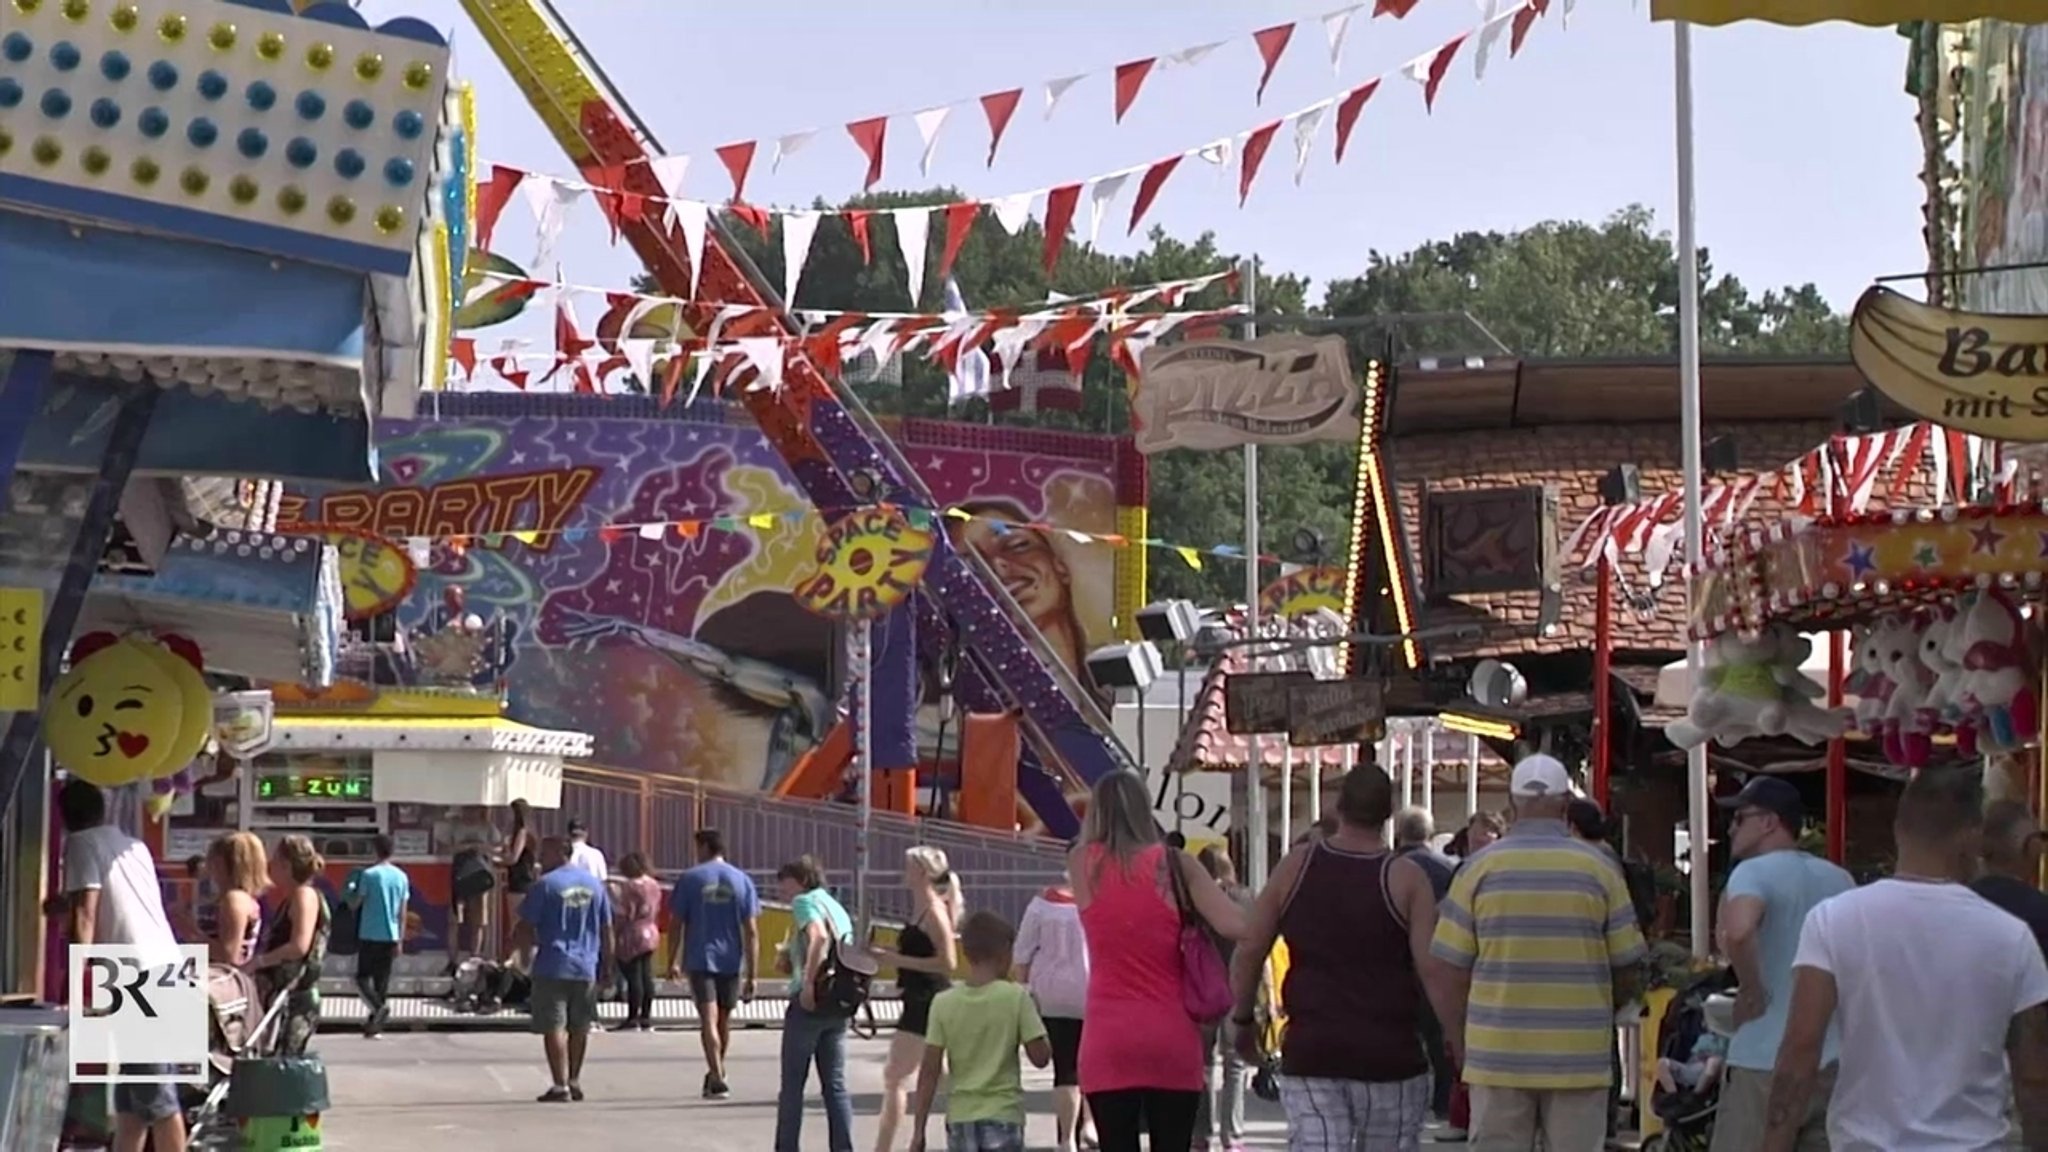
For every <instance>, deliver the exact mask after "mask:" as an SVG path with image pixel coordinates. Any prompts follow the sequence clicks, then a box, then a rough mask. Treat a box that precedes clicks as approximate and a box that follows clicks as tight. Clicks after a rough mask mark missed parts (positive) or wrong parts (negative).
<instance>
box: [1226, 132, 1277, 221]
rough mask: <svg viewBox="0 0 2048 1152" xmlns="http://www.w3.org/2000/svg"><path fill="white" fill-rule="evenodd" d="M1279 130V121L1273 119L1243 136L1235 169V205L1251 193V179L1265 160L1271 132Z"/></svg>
mask: <svg viewBox="0 0 2048 1152" xmlns="http://www.w3.org/2000/svg"><path fill="white" fill-rule="evenodd" d="M1278 131H1280V122H1279V121H1278V120H1275V121H1273V122H1272V123H1271V124H1268V125H1266V126H1265V127H1263V128H1255V129H1253V130H1252V134H1251V135H1250V136H1248V137H1246V138H1245V142H1244V151H1243V153H1242V155H1241V156H1240V157H1239V160H1240V163H1241V166H1240V167H1239V168H1238V170H1237V206H1238V207H1239V208H1242V207H1244V202H1245V200H1246V199H1247V198H1249V197H1250V196H1251V194H1252V181H1253V180H1255V179H1257V178H1258V175H1259V165H1261V164H1263V163H1265V162H1266V149H1267V148H1269V147H1271V146H1272V144H1273V133H1275V132H1278Z"/></svg>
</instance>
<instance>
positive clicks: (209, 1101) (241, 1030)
mask: <svg viewBox="0 0 2048 1152" xmlns="http://www.w3.org/2000/svg"><path fill="white" fill-rule="evenodd" d="M206 1001H207V1003H206V1007H207V1025H206V1041H207V1042H206V1047H207V1067H206V1076H207V1082H206V1086H205V1087H204V1088H201V1087H198V1086H197V1085H184V1086H181V1087H180V1089H179V1094H180V1099H181V1101H182V1102H183V1103H184V1105H185V1129H186V1138H187V1140H188V1142H189V1144H190V1146H191V1147H192V1148H194V1149H210V1148H230V1147H233V1146H235V1144H236V1142H237V1141H238V1136H237V1133H236V1130H235V1126H234V1124H233V1123H232V1122H230V1121H229V1120H228V1119H227V1118H226V1117H224V1116H223V1115H222V1114H221V1106H222V1104H223V1103H225V1102H226V1100H227V1095H228V1085H229V1084H230V1083H231V1081H232V1078H233V1076H234V1071H235V1061H237V1060H242V1059H249V1058H258V1057H265V1056H271V1055H274V1054H275V1049H276V1047H277V1042H278V1037H279V1035H280V1034H281V1031H282V1029H281V1028H280V1027H279V1023H280V1021H281V1020H282V1018H283V1014H284V1006H285V998H284V997H282V996H279V997H277V998H276V999H275V1000H274V1001H272V1002H271V1004H270V1005H269V1006H268V1007H267V1008H266V1007H265V1006H264V1003H263V990H262V988H261V987H260V986H259V985H258V984H257V983H256V978H255V977H254V976H252V975H250V974H249V973H247V972H244V971H242V970H241V969H240V968H235V967H231V966H229V965H226V964H215V965H213V966H212V967H211V968H209V969H208V970H207V973H206Z"/></svg>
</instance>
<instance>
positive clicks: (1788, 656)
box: [1759, 624, 1849, 744]
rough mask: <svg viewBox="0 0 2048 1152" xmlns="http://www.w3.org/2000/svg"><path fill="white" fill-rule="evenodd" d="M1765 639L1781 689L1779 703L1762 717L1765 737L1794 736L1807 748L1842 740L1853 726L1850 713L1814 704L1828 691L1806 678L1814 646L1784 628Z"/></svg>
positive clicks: (1774, 629)
mask: <svg viewBox="0 0 2048 1152" xmlns="http://www.w3.org/2000/svg"><path fill="white" fill-rule="evenodd" d="M1765 636H1766V637H1767V638H1768V639H1769V640H1770V641H1771V643H1772V647H1773V649H1774V652H1775V657H1774V659H1773V661H1772V663H1771V677H1772V679H1773V680H1775V681H1776V682H1777V685H1778V702H1777V703H1776V704H1775V705H1772V706H1770V707H1766V708H1765V709H1764V712H1763V714H1762V716H1760V717H1759V721H1760V722H1761V723H1762V725H1763V731H1764V735H1766V736H1790V737H1792V738H1793V739H1794V740H1798V741H1800V742H1802V743H1806V744H1825V743H1826V742H1828V741H1829V740H1833V739H1834V738H1835V737H1837V736H1840V735H1841V734H1842V731H1843V729H1845V728H1847V727H1848V725H1849V712H1848V710H1847V709H1828V708H1822V707H1820V706H1819V705H1817V704H1815V703H1814V702H1813V701H1814V699H1815V698H1816V697H1818V696H1820V695H1822V694H1823V693H1824V692H1825V691H1826V690H1825V689H1823V688H1822V687H1821V686H1820V685H1818V684H1816V683H1814V682H1813V679H1812V677H1810V676H1808V675H1807V674H1806V660H1807V657H1809V656H1811V655H1813V642H1812V641H1811V640H1808V639H1807V638H1806V637H1805V636H1802V635H1800V633H1799V631H1798V630H1797V629H1795V628H1792V627H1790V626H1789V625H1784V624H1774V625H1772V626H1771V627H1770V628H1769V629H1767V630H1766V631H1765Z"/></svg>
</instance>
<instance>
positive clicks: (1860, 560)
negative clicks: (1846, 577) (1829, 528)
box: [1842, 544, 1877, 579]
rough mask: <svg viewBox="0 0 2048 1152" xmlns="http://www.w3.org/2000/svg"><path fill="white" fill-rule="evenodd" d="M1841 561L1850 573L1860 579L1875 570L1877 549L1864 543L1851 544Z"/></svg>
mask: <svg viewBox="0 0 2048 1152" xmlns="http://www.w3.org/2000/svg"><path fill="white" fill-rule="evenodd" d="M1842 563H1844V564H1847V565H1848V566H1849V572H1850V574H1851V575H1853V576H1855V577H1857V578H1858V579H1861V578H1863V577H1865V576H1868V575H1870V574H1871V573H1872V572H1875V571H1877V550H1876V549H1874V548H1871V547H1870V546H1868V545H1865V544H1851V545H1849V555H1848V556H1847V557H1846V558H1845V559H1844V560H1843V561H1842Z"/></svg>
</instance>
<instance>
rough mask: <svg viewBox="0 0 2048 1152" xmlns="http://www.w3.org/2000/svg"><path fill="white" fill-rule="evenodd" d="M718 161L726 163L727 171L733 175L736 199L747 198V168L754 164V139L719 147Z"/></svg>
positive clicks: (733, 188) (734, 196)
mask: <svg viewBox="0 0 2048 1152" xmlns="http://www.w3.org/2000/svg"><path fill="white" fill-rule="evenodd" d="M718 162H719V163H721V164H723V165H725V170H726V172H727V173H728V174H730V175H731V176H732V198H733V199H735V200H745V199H746V198H747V169H749V168H752V167H753V166H754V141H752V140H748V141H746V142H745V143H742V144H727V145H726V146H725V147H723V148H720V149H718Z"/></svg>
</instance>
